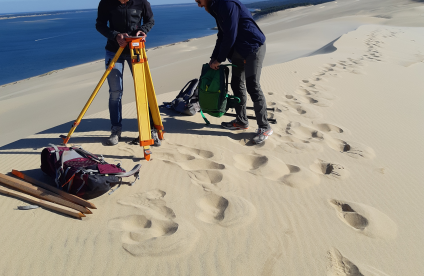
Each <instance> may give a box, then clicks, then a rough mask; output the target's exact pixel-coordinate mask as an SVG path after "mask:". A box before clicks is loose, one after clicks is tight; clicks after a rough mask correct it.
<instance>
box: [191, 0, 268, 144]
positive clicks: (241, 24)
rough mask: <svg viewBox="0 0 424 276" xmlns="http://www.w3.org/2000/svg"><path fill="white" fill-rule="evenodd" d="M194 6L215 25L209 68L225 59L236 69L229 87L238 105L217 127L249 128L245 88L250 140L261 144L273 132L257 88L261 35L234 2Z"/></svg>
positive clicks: (206, 0) (200, 1)
mask: <svg viewBox="0 0 424 276" xmlns="http://www.w3.org/2000/svg"><path fill="white" fill-rule="evenodd" d="M196 3H197V5H198V6H199V7H201V8H202V7H204V8H205V10H206V11H207V12H208V13H210V14H211V15H212V16H213V17H214V18H215V20H216V24H217V26H218V39H217V41H216V44H215V48H214V50H213V52H212V56H211V60H210V62H209V66H210V67H211V68H212V69H215V70H218V68H219V65H220V64H221V63H222V62H224V61H225V60H226V59H227V58H228V60H229V61H231V63H233V64H234V65H236V66H237V67H233V68H232V77H231V88H232V90H233V92H234V96H236V97H239V98H240V100H241V102H240V104H239V105H238V106H237V107H236V108H235V109H236V114H237V117H236V119H235V120H233V121H231V122H224V123H222V124H221V126H222V127H223V128H226V129H231V130H237V129H247V128H248V127H249V122H248V120H247V115H246V100H247V96H246V88H247V92H248V93H249V95H250V98H251V99H252V101H253V107H254V110H255V115H256V121H257V124H258V130H257V133H256V135H255V136H254V137H253V141H254V142H255V143H256V144H259V143H262V142H264V141H265V140H266V139H268V137H269V136H270V135H271V134H272V133H273V131H272V129H271V126H270V125H269V122H268V120H267V111H266V108H267V106H266V100H265V96H264V94H263V92H262V90H261V85H260V78H261V71H262V63H263V60H264V58H265V52H266V45H265V35H264V34H263V32H262V31H261V29H260V28H259V26H258V25H257V24H256V22H255V21H254V20H253V17H252V15H251V14H250V12H249V10H248V9H247V8H246V7H245V6H244V5H243V4H242V3H241V2H240V1H238V0H196Z"/></svg>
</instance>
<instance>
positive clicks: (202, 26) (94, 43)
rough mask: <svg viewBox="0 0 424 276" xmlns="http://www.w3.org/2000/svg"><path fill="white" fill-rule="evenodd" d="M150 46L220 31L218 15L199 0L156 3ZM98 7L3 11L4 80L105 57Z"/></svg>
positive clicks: (0, 72)
mask: <svg viewBox="0 0 424 276" xmlns="http://www.w3.org/2000/svg"><path fill="white" fill-rule="evenodd" d="M152 10H153V13H154V18H155V26H154V27H153V29H152V30H151V31H150V32H149V34H148V37H147V42H146V47H147V48H152V47H156V46H160V45H166V44H170V43H174V42H179V41H183V40H186V39H189V38H197V37H202V36H207V35H211V34H215V33H216V31H215V30H211V28H213V27H215V26H216V23H215V20H214V19H213V17H212V16H210V15H209V14H208V13H207V12H206V11H205V10H204V9H201V8H199V7H197V5H196V4H180V5H158V6H152ZM96 18H97V9H95V10H79V11H57V12H39V13H33V14H28V13H27V14H7V15H0V33H1V34H2V37H3V39H2V41H3V42H2V43H0V85H2V84H6V83H11V82H14V81H18V80H22V79H25V78H29V77H33V76H37V75H41V74H44V73H47V72H49V71H52V70H57V69H63V68H66V67H70V66H75V65H78V64H83V63H87V62H90V61H94V60H99V59H102V58H104V53H105V50H104V47H105V45H106V38H105V37H104V36H102V35H101V34H100V33H98V32H97V30H96V29H95V23H96Z"/></svg>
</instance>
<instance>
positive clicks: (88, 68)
mask: <svg viewBox="0 0 424 276" xmlns="http://www.w3.org/2000/svg"><path fill="white" fill-rule="evenodd" d="M205 16H208V15H207V14H205ZM423 16H424V6H423V4H422V3H419V2H414V1H407V0H397V1H394V0H386V1H385V0H371V1H365V0H360V1H358V0H357V1H355V0H341V1H337V2H330V3H325V4H322V5H317V6H309V7H302V8H296V9H291V10H286V11H281V12H278V13H274V14H271V15H269V16H267V17H265V18H263V19H261V20H260V21H259V22H258V23H259V25H260V27H261V28H262V30H263V31H264V33H265V35H266V36H267V56H266V60H265V67H264V69H263V71H262V78H261V85H262V89H263V91H264V93H265V96H266V98H267V102H268V107H275V108H276V110H275V112H270V113H269V116H271V117H273V118H276V119H277V121H278V123H277V124H275V125H272V127H273V130H274V134H273V135H272V136H271V137H270V138H269V139H268V140H267V141H266V142H265V144H262V145H259V146H252V144H251V143H249V139H250V138H251V137H252V136H253V132H254V130H255V128H256V122H255V121H251V127H250V129H249V130H247V131H227V130H223V129H221V128H220V126H219V124H220V123H221V122H222V121H223V120H228V118H225V117H223V118H212V117H211V116H208V119H210V121H211V123H212V124H211V125H210V126H206V125H205V124H204V122H203V119H202V117H201V116H200V114H199V115H196V116H192V117H188V116H179V115H178V114H176V113H173V112H172V111H168V110H163V109H161V111H163V113H162V120H163V122H164V126H165V131H166V134H165V140H164V141H163V143H162V146H161V147H157V148H156V147H155V148H152V151H153V154H152V160H151V161H150V162H147V161H145V160H143V159H142V156H143V152H142V149H141V148H140V147H139V146H131V145H128V144H127V142H128V141H130V140H131V139H132V138H134V137H136V136H137V133H136V131H137V127H136V125H137V121H136V110H135V103H134V96H133V95H134V90H133V88H132V78H131V77H130V73H129V70H127V71H126V76H125V84H124V85H125V98H124V102H125V103H126V104H125V105H124V107H123V110H124V122H123V123H124V131H125V132H124V134H123V136H124V139H123V140H122V141H121V142H120V143H119V144H118V145H117V146H115V147H107V146H104V145H103V144H102V141H104V139H105V138H106V137H108V136H109V119H108V118H109V114H108V110H107V98H108V87H107V84H105V85H104V86H103V87H102V89H101V90H100V92H99V95H98V96H97V98H96V99H95V100H94V102H93V104H92V106H91V107H90V109H89V112H88V113H87V115H86V117H85V118H84V119H83V120H82V122H81V125H80V126H79V127H78V128H77V129H76V132H75V133H74V135H73V136H72V138H71V140H70V143H71V144H78V145H82V147H83V148H85V149H87V150H89V151H91V152H93V153H96V154H102V155H103V156H104V157H105V158H106V159H107V160H108V161H111V162H115V163H116V161H115V160H119V161H120V162H121V164H122V166H123V167H124V168H132V167H133V166H134V164H136V163H141V164H142V169H141V178H140V180H138V181H137V182H136V183H135V184H134V185H133V186H131V187H130V186H127V185H123V186H122V187H120V188H119V189H118V190H117V191H116V192H115V193H113V194H112V195H107V194H106V195H103V196H101V197H98V198H96V199H93V200H91V201H92V202H93V203H94V204H95V205H96V206H97V208H98V209H95V210H93V214H92V215H88V216H87V217H86V218H83V219H82V220H76V219H72V218H70V217H67V216H62V215H60V214H57V213H54V212H51V211H49V210H47V209H43V208H38V209H34V210H27V211H22V210H17V209H16V207H17V206H19V205H26V204H27V203H26V202H24V201H22V200H18V199H15V198H13V197H6V196H2V195H1V200H0V210H1V216H0V220H1V221H0V223H1V225H2V227H1V228H0V229H1V230H0V244H1V247H0V256H2V258H0V275H289V276H291V275H300V276H309V275H314V276H315V275H329V276H343V275H345V276H359V275H364V276H371V275H372V276H387V275H389V276H394V275H399V276H415V275H417V276H420V275H424V272H423V271H424V263H423V261H422V260H423V259H424V249H423V248H424V227H423V226H424V218H423V215H422V212H421V210H423V204H422V199H423V196H424V187H423V185H422V183H423V181H422V179H423V178H424V170H423V169H422V167H423V165H424V162H423V155H424V147H423V146H422V145H421V141H422V140H423V139H424V128H423V119H424V108H423V107H424V106H423V103H424V94H423V92H422V88H423V87H424V78H423V76H424V20H423V18H424V17H423ZM215 39H216V37H215V36H210V37H204V38H200V39H193V40H190V41H187V42H181V43H177V44H175V45H169V46H164V47H158V48H155V49H149V51H148V52H147V55H148V57H149V63H150V65H151V72H152V76H153V81H154V84H155V88H156V92H157V95H158V96H157V97H158V101H159V102H160V103H161V102H163V101H170V100H172V99H173V98H174V97H175V96H176V94H177V92H178V91H179V90H180V89H181V88H182V87H183V86H184V84H185V83H186V82H187V81H188V80H190V79H192V78H196V77H198V75H199V74H200V68H201V65H202V64H203V63H205V62H207V61H208V57H209V55H210V53H211V51H212V49H213V46H214V42H215ZM103 62H104V61H98V62H93V63H90V64H83V65H80V66H76V67H72V68H67V69H64V70H60V71H58V72H54V73H52V74H49V75H45V76H42V77H35V78H32V79H29V80H23V81H20V82H17V83H16V84H10V85H5V86H3V87H0V114H1V118H2V119H1V121H0V128H1V129H2V131H1V133H0V146H1V147H0V156H1V158H0V172H1V173H3V174H7V173H9V172H10V171H11V170H12V169H17V170H20V171H22V172H24V173H27V174H28V175H30V176H32V177H34V178H37V179H39V180H43V181H48V179H47V178H46V176H44V175H43V174H42V173H41V171H40V169H39V167H40V153H41V150H42V148H43V147H45V146H47V145H48V144H49V143H56V144H59V143H61V139H60V138H58V137H59V135H60V134H66V133H67V132H68V131H69V129H70V127H71V124H72V122H73V121H74V120H75V119H76V117H77V116H78V114H79V112H80V111H81V109H82V107H83V105H84V103H85V102H86V100H87V99H88V97H89V96H90V95H91V93H92V91H93V89H94V87H95V85H96V84H97V82H98V80H99V79H100V77H101V76H102V74H103V72H104V63H103ZM250 104H251V103H250ZM47 106H49V108H47ZM230 119H231V118H230Z"/></svg>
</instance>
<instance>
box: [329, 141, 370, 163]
mask: <svg viewBox="0 0 424 276" xmlns="http://www.w3.org/2000/svg"><path fill="white" fill-rule="evenodd" d="M325 142H326V143H327V145H328V146H329V147H330V148H332V149H333V150H336V151H339V152H341V153H344V154H346V155H348V156H350V157H352V158H367V159H373V158H374V157H375V152H374V150H373V149H372V148H370V147H367V146H365V145H362V144H359V143H352V142H346V141H343V140H340V139H336V138H333V137H330V136H328V135H327V136H326V139H325Z"/></svg>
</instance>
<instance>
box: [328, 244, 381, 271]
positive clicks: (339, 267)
mask: <svg viewBox="0 0 424 276" xmlns="http://www.w3.org/2000/svg"><path fill="white" fill-rule="evenodd" d="M327 276H389V275H387V274H386V273H384V272H382V271H380V270H378V269H376V268H374V267H372V266H366V265H356V264H354V263H352V262H351V261H350V260H349V259H347V258H346V257H345V256H343V255H342V254H341V253H340V251H339V250H337V249H336V248H334V247H333V248H331V249H330V250H329V251H328V252H327Z"/></svg>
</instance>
